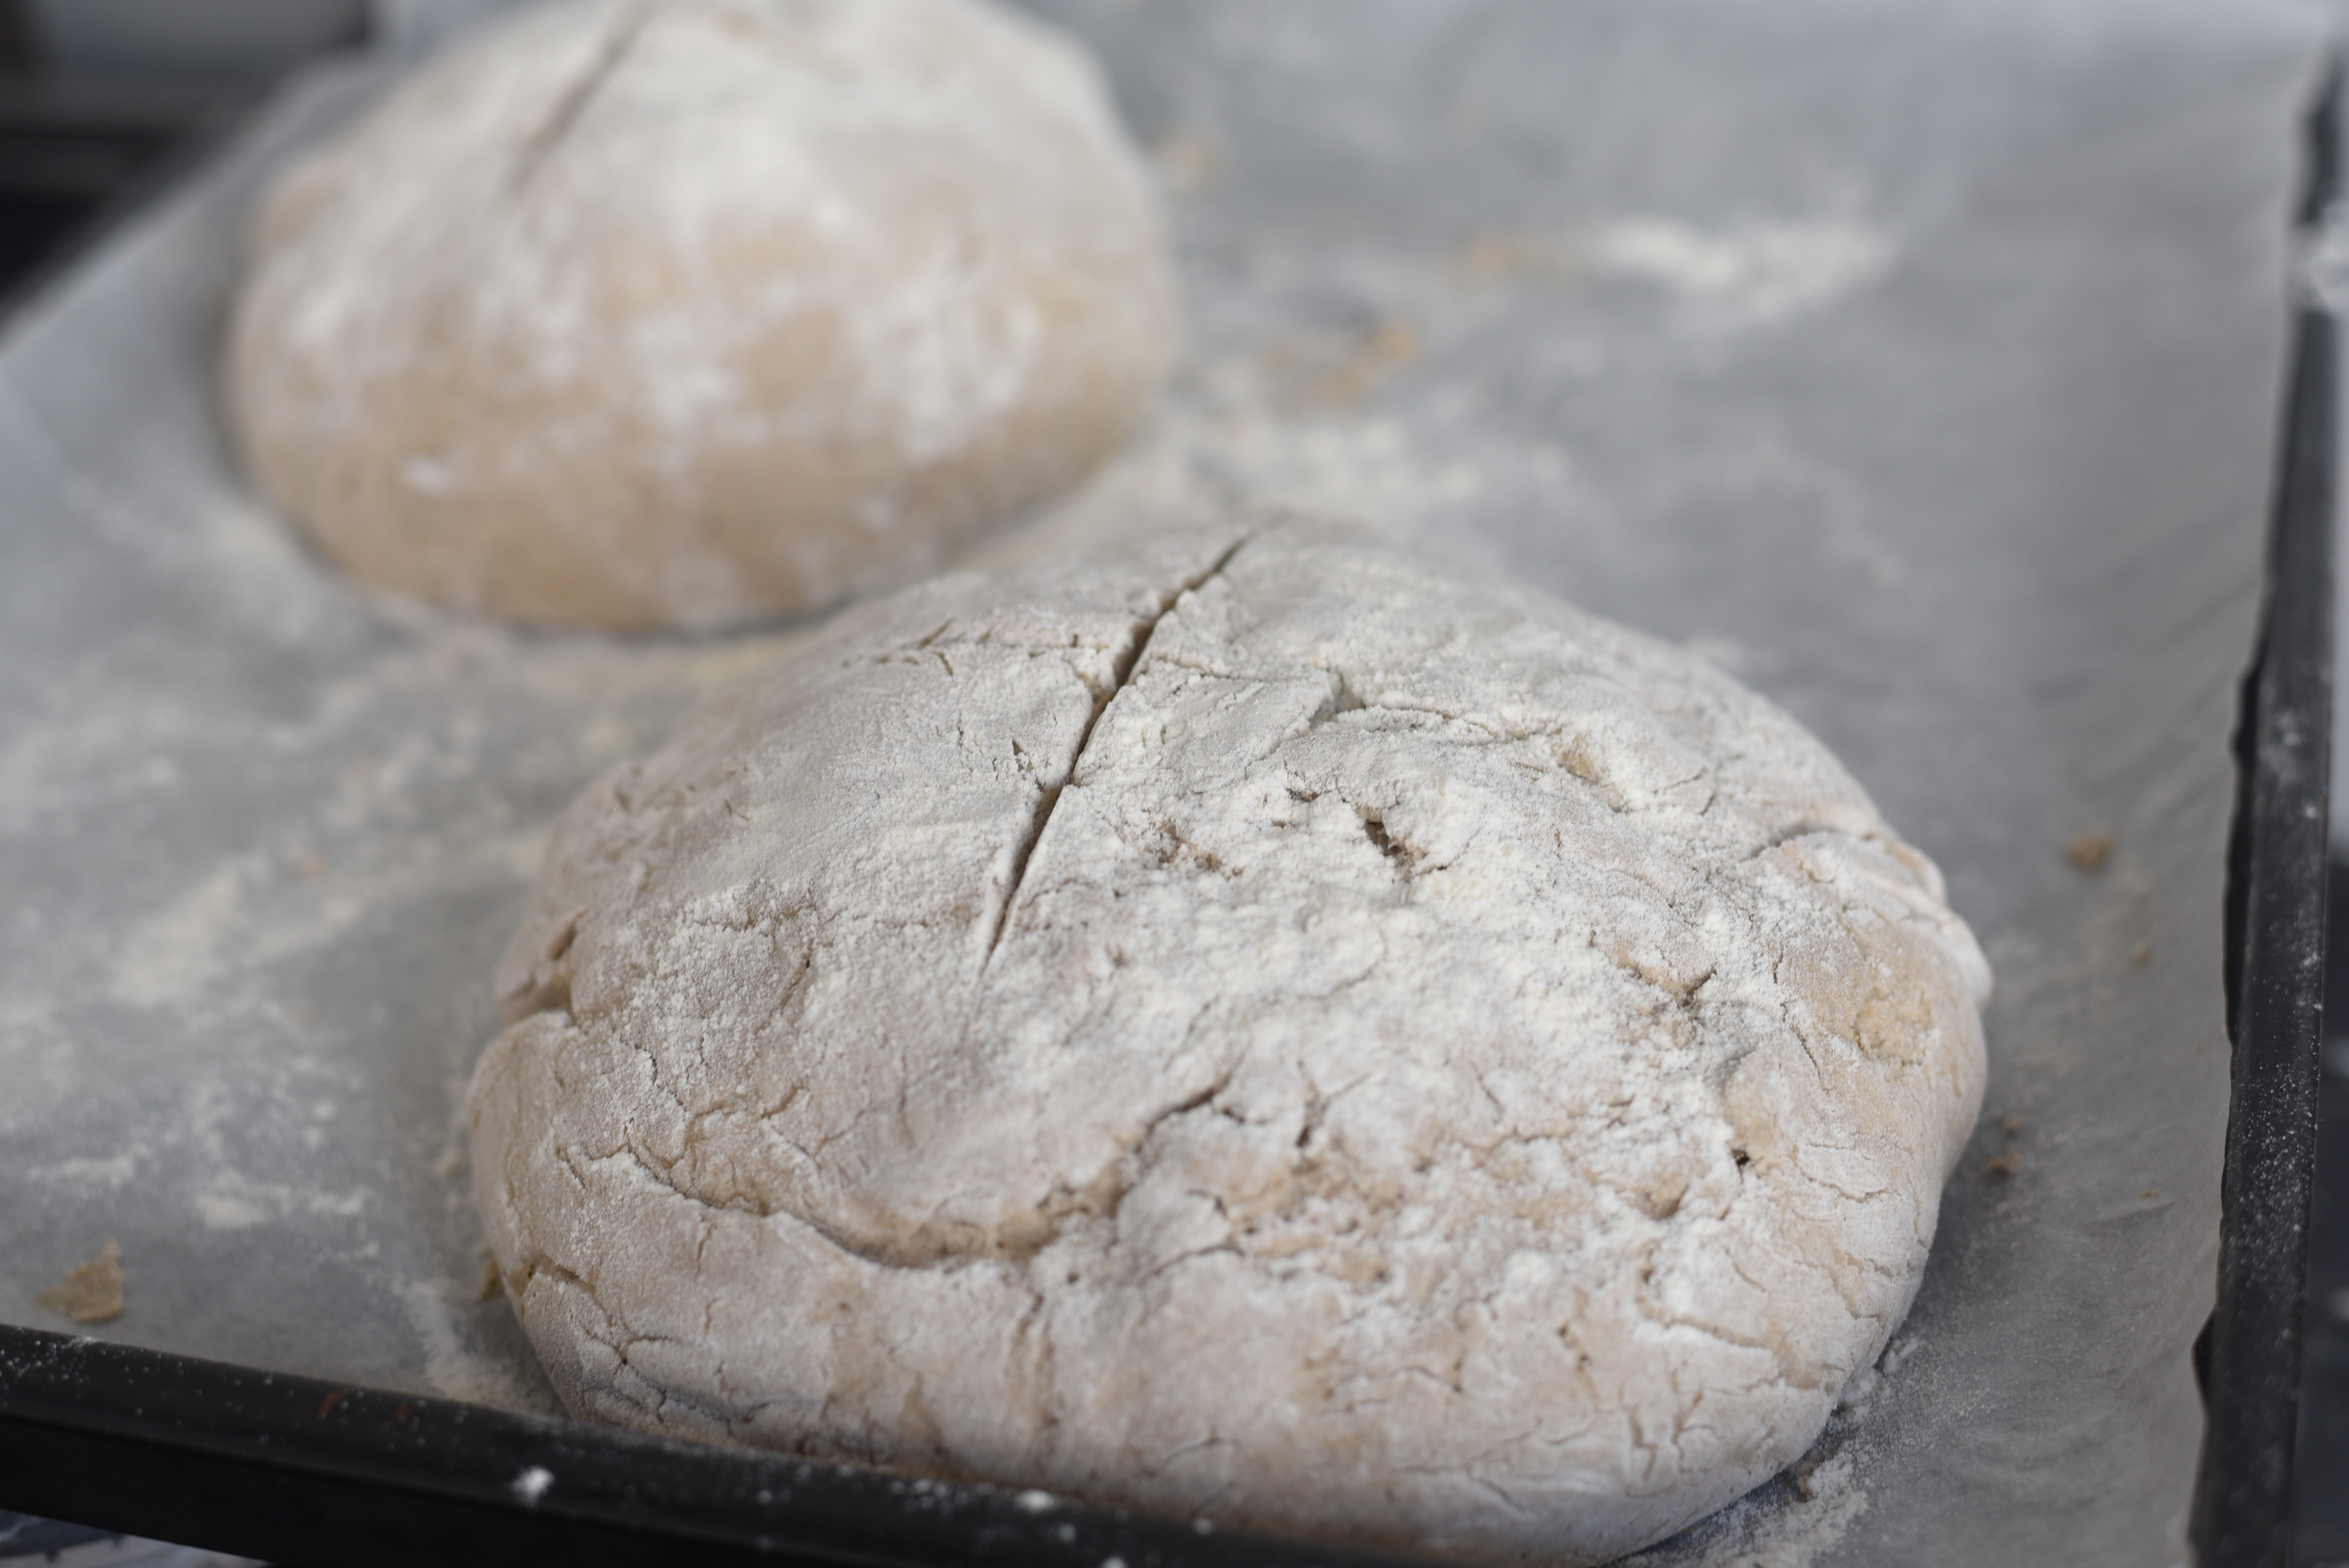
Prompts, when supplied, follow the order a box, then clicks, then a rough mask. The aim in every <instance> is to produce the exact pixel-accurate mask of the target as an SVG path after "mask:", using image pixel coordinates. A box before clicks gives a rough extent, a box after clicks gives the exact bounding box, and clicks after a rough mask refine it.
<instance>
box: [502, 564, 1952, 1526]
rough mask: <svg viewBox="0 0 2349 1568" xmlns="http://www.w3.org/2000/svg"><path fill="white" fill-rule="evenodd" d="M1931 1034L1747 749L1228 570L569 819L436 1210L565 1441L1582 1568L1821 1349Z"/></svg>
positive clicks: (1827, 807) (1868, 884)
mask: <svg viewBox="0 0 2349 1568" xmlns="http://www.w3.org/2000/svg"><path fill="white" fill-rule="evenodd" d="M499 985H500V988H501V992H502V996H503V998H504V1003H505V1006H506V1008H507V1012H508V1016H509V1017H511V1018H512V1020H513V1021H512V1023H511V1025H510V1026H509V1027H508V1028H507V1029H506V1031H505V1032H504V1033H503V1034H502V1035H501V1036H500V1037H499V1038H498V1039H497V1041H496V1042H495V1043H494V1044H493V1045H492V1047H490V1049H489V1051H488V1053H487V1054H486V1055H485V1056H484V1057H483V1058H482V1061H481V1067H480V1068H479V1071H478V1073H477V1076H476V1078H475V1080H474V1085H473V1090H472V1096H471V1116H472V1118H473V1127H474V1132H473V1140H474V1141H473V1148H474V1156H475V1164H474V1170H475V1183H476V1193H477V1196H478V1199H479V1202H480V1204H481V1212H482V1214H483V1216H484V1220H485V1222H486V1224H487V1228H488V1232H489V1235H490V1239H491V1243H492V1248H493V1249H494V1251H495V1253H496V1255H497V1259H498V1263H499V1266H500V1268H501V1269H502V1271H503V1274H504V1278H505V1282H506V1286H507V1289H508V1291H509V1293H510V1294H511V1295H512V1299H513V1302H514V1304H515V1306H516V1308H517V1309H518V1311H519V1312H520V1314H521V1316H522V1319H523V1324H524V1325H525V1326H526V1327H527V1328H528V1330H529V1332H530V1335H531V1337H532V1339H533V1343H534V1344H535V1345H536V1346H537V1347H538V1349H539V1352H540V1354H541V1356H542V1357H543V1358H544V1360H545V1362H546V1364H547V1367H548V1368H549V1370H550V1371H551V1372H552V1374H553V1375H554V1380H555V1382H556V1384H557V1386H558V1387H560V1388H561V1389H562V1391H563V1393H564V1398H566V1399H567V1400H568V1401H569V1402H570V1403H571V1405H572V1407H573V1408H574V1409H575V1410H577V1411H579V1412H580V1413H582V1414H584V1415H588V1416H594V1417H598V1418H606V1419H612V1420H616V1421H621V1422H625V1423H627V1424H629V1425H632V1426H637V1427H643V1428H648V1429H656V1430H660V1431H665V1432H670V1433H675V1434H678V1435H684V1436H691V1437H700V1438H709V1439H729V1440H735V1441H741V1442H748V1443H755V1444H761V1445H764V1446H770V1447H775V1448H781V1449H793V1450H798V1451H802V1452H807V1453H814V1454H823V1455H833V1456H843V1457H847V1458H852V1459H856V1460H872V1461H877V1462H880V1463H884V1464H889V1465H895V1466H902V1467H905V1468H907V1469H911V1470H918V1471H926V1472H929V1473H934V1474H942V1475H948V1476H968V1477H979V1478H985V1479H989V1480H999V1481H1004V1482H1009V1483H1012V1484H1017V1485H1023V1486H1040V1487H1048V1488H1052V1489H1055V1490H1060V1491H1070V1492H1074V1493H1080V1494H1084V1495H1089V1496H1092V1497H1097V1498H1104V1499H1111V1500H1116V1501H1127V1502H1133V1503H1138V1504H1143V1505H1145V1506H1150V1507H1155V1508H1164V1509H1170V1510H1174V1511H1183V1512H1194V1513H1199V1514H1205V1515H1212V1516H1213V1517H1215V1518H1216V1519H1220V1520H1228V1521H1234V1522H1257V1523H1265V1524H1271V1525H1277V1526H1281V1527H1286V1528H1292V1529H1305V1530H1309V1531H1314V1532H1323V1533H1326V1534H1329V1535H1331V1536H1336V1537H1340V1538H1350V1539H1362V1540H1371V1541H1384V1542H1419V1543H1424V1544H1432V1545H1434V1546H1438V1547H1444V1548H1453V1549H1457V1550H1462V1551H1468V1552H1475V1553H1485V1554H1490V1555H1493V1556H1496V1557H1500V1558H1505V1559H1510V1560H1523V1561H1528V1562H1540V1563H1588V1562H1595V1561H1599V1560H1603V1559H1605V1558H1608V1557H1610V1556H1613V1555H1615V1554H1617V1553H1621V1552H1624V1551H1628V1550H1630V1549H1631V1548H1634V1547H1637V1546H1639V1545H1641V1544H1643V1543H1645V1542H1650V1541H1652V1540H1655V1539H1658V1538H1660V1537H1661V1536H1663V1535H1665V1534H1667V1533H1669V1532H1671V1531H1672V1530H1674V1529H1677V1528H1678V1527H1680V1526H1681V1525H1682V1524H1685V1523H1687V1522H1690V1521H1691V1520H1692V1519H1695V1518H1697V1517H1699V1516H1701V1515H1702V1514H1704V1513H1706V1512H1708V1511H1712V1510H1713V1509H1714V1508H1716V1507H1719V1506H1720V1505H1722V1504H1723V1503H1724V1502H1726V1501H1730V1500H1731V1499H1733V1498H1734V1497H1736V1496H1737V1495H1739V1494H1740V1493H1742V1492H1744V1491H1747V1490H1748V1489H1750V1488H1751V1487H1753V1486H1754V1485H1755V1484H1757V1483H1758V1482H1760V1481H1761V1480H1764V1479H1765V1478H1766V1477H1768V1476H1769V1475H1771V1474H1772V1473H1774V1472H1775V1471H1776V1470H1779V1469H1780V1468H1782V1467H1783V1466H1785V1464H1787V1463H1788V1462H1790V1461H1791V1460H1794V1459H1795V1458H1796V1457H1797V1456H1798V1455H1800V1454H1801V1452H1802V1451H1803V1450H1804V1449H1805V1448H1806V1445H1807V1444H1808V1443H1809V1442H1810V1441H1811V1440H1812V1439H1813V1438H1814V1437H1815V1436H1816V1433H1817V1432H1818V1430H1819V1429H1820V1428H1821V1426H1822V1424H1823V1423H1824V1421H1825V1420H1826V1417H1827V1414H1828V1412H1829V1410H1830V1408H1832V1406H1833V1403H1834V1401H1835V1398H1836V1397H1837V1394H1838V1392H1839V1391H1840V1390H1841V1389H1842V1387H1844V1384H1845V1382H1846V1380H1847V1378H1849V1377H1851V1376H1853V1375H1854V1374H1855V1373H1856V1372H1857V1370H1859V1369H1860V1368H1863V1367H1867V1366H1868V1364H1869V1363H1870V1362H1871V1361H1873V1359H1874V1358H1875V1357H1876V1356H1877V1354H1878V1352H1879V1351H1880V1349H1881V1348H1882V1346H1883V1345H1884V1343H1885V1341H1886V1338H1887V1336H1889V1334H1890V1332H1891V1331H1892V1329H1893V1328H1894V1327H1895V1326H1897V1325H1898V1323H1899V1320H1900V1318H1901V1316H1902V1315H1903V1314H1904V1313H1905V1312H1906V1310H1907V1308H1908V1305H1909V1299H1910V1296H1911V1295H1912V1294H1913V1293H1914V1291H1915V1289H1916V1285H1917V1282H1918V1278H1919V1276H1920V1272H1921V1270H1922V1268H1923V1266H1924V1262H1925V1256H1926V1252H1927V1249H1928V1247H1929V1245H1930V1242H1931V1239H1932V1233H1933V1224H1934V1219H1935V1213H1936V1210H1937V1207H1938V1203H1939V1197H1940V1185H1941V1182H1942V1181H1943V1179H1944V1177H1945V1176H1946V1174H1947V1173H1948V1171H1949V1169H1950V1166H1951V1162H1952V1161H1954V1159H1955V1158H1956V1156H1957V1153H1958V1150H1959V1149H1960V1146H1961V1143H1962V1142H1963V1140H1964V1139H1965V1137H1966V1135H1967V1133H1968V1130H1970V1129H1971V1125H1972V1122H1973V1120H1974V1118H1975V1115H1976V1113H1977V1110H1978V1109H1979V1102H1980V1097H1981V1092H1982V1070H1983V1069H1982V1037H1981V1028H1980V1023H1979V1019H1978V1015H1977V1007H1978V1006H1979V1005H1980V1003H1981V1001H1982V999H1983V998H1984V997H1985V996H1986V995H1987V992H1988V989H1989V985H1990V974H1989V970H1988V967H1987V965H1985V964H1984V962H1983V960H1982V954H1981V953H1980V951H1979V949H1978V948H1977V947H1976V946H1975V944H1974V941H1973V938H1972V937H1971V934H1969V933H1968V931H1967V929H1966V927H1965V925H1964V924H1963V923H1961V921H1959V920H1958V918H1957V917H1956V916H1955V915H1953V914H1951V913H1950V911H1949V909H1948V908H1947V906H1946V903H1945V902H1944V897H1943V892H1942V888H1941V883H1940V877H1939V875H1938V873H1937V872H1935V870H1934V868H1933V867H1932V865H1931V864H1930V862H1929V861H1927V860H1926V859H1925V858H1924V857H1923V856H1922V855H1920V854H1919V853H1918V852H1917V851H1914V850H1912V849H1910V848H1909V847H1908V846H1907V845H1905V844H1903V843H1902V842H1901V841H1899V839H1897V838H1896V837H1894V836H1893V834H1892V833H1891V831H1890V830H1889V829H1888V828H1887V827H1886V826H1885V825H1884V823H1883V822H1882V821H1881V820H1880V819H1879V818H1878V815H1877V813H1876V811H1875V810H1874V808H1873V807H1872V806H1871V805H1870V804H1869V802H1868V799H1867V797H1866V796H1865V795H1864V794H1863V793H1862V791H1861V790H1860V789H1859V787H1858V786H1857V784H1856V783H1855V782H1854V781H1853V780H1852V779H1851V778H1850V777H1849V775H1848V774H1847V773H1846V772H1845V771H1844V769H1842V768H1841V767H1840V766H1838V765H1837V762H1836V761H1835V759H1834V758H1831V757H1830V756H1829V755H1828V754H1827V753H1826V750H1825V749H1824V748H1822V747H1820V745H1819V744H1818V743H1817V742H1816V740H1814V739H1813V738H1811V737H1810V736H1809V735H1807V734H1806V732H1805V731H1804V730H1802V729H1801V728H1800V727H1798V726H1797V725H1795V722H1794V721H1793V720H1792V719H1790V718H1789V717H1787V716H1786V715H1785V714H1784V713H1782V712H1781V711H1779V710H1778V709H1777V708H1776V707H1773V706H1772V705H1771V704H1769V703H1768V702H1766V701H1764V700H1763V699H1762V698H1760V697H1758V696H1754V694H1753V693H1751V692H1748V691H1746V690H1745V689H1744V688H1743V687H1741V686H1738V685H1737V684H1736V683H1734V682H1733V681H1732V680H1730V679H1729V678H1728V677H1727V676H1723V675H1721V674H1720V673H1718V672H1717V671H1715V670H1714V669H1713V668H1712V667H1711V666H1709V665H1705V664H1703V663H1702V661H1700V660H1698V659H1696V658H1695V657H1693V656H1692V655H1688V654H1685V653H1683V652H1682V651H1681V650H1679V649H1677V648H1674V647H1671V646H1670V645H1665V644H1663V643H1661V642H1658V641H1655V640H1653V639H1651V638H1648V637H1645V636H1641V635H1640V634H1635V633H1632V632H1630V631H1627V630H1624V629H1623V628H1621V627H1619V626H1615V625H1612V624H1609V623H1607V622H1605V621H1602V620H1599V618H1597V617H1595V616H1591V615H1588V614H1583V613H1582V612H1580V611H1578V610H1575V609H1572V608H1570V607H1568V606H1567V605H1564V604H1562V603H1557V602H1556V601H1554V600H1550V599H1547V598H1545V597H1542V596H1539V595H1537V594H1533V593H1518V592H1514V591H1510V590H1507V589H1496V588H1494V587H1491V586H1488V585H1485V584H1479V583H1468V582H1464V581H1462V580H1459V579H1457V578H1455V577H1454V576H1452V575H1450V574H1448V573H1446V572H1445V571H1444V570H1443V569H1441V568H1440V567H1438V566H1436V565H1434V564H1433V563H1431V562H1429V561H1427V560H1426V559H1424V558H1423V557H1420V556H1418V555H1415V554H1413V553H1411V552H1408V551H1405V550H1403V549H1401V548H1398V547H1394V546H1392V545H1389V544H1386V543H1383V542H1378V541H1376V540H1375V539H1373V538H1372V537H1371V536H1369V535H1367V534H1364V533H1362V532H1361V531H1355V530H1351V529H1348V528H1343V527H1340V526H1335V525H1325V524H1317V523H1309V522H1300V521H1277V522H1274V523H1270V524H1268V525H1265V526H1263V527H1261V528H1258V529H1256V530H1253V531H1246V532H1237V533H1233V534H1226V535H1225V536H1222V537H1205V538H1198V539H1193V540H1188V541H1178V542H1164V543H1161V544H1158V545H1155V546H1153V547H1151V548H1149V549H1146V550H1143V551H1141V552H1134V553H1132V554H1128V555H1123V556H1115V557H1107V558H1102V559H1097V560H1092V561H1078V562H1061V563H1055V564H1050V565H1045V566H1040V567H1036V568H1032V569H1030V570H1026V571H1023V572H1019V573H1010V574H1008V575H1004V576H1000V577H994V578H987V577H977V576H969V575H964V576H955V577H947V578H944V579H940V580H938V581H936V582H933V583H927V584H925V585H923V586H920V587H917V588H915V589H913V590H910V591H908V592H905V593H901V594H899V595H897V596H895V598H892V599H889V600H886V601H884V602H881V603H874V604H871V605H867V606H864V607H862V608H860V609H858V610H856V611H854V612H852V613H850V614H846V615H844V616H843V617H842V618H841V619H839V620H838V621H836V622H835V623H834V624H833V625H832V626H831V627H830V628H829V629H828V630H827V631H826V632H825V633H824V634H822V635H821V636H820V637H819V638H818V639H817V640H816V641H815V642H813V643H812V644H811V645H808V646H807V647H806V648H804V649H803V650H802V651H801V652H799V653H797V654H795V655H792V656H791V657H790V658H789V659H787V660H786V661H784V662H782V663H780V664H778V665H775V666H773V667H772V668H771V669H769V670H767V671H766V672H764V673H762V674H761V675H759V676H756V677H754V678H752V679H750V680H749V681H746V682H745V683H743V684H742V685H740V686H738V687H736V688H734V689H733V690H731V691H730V693H728V694H726V695H724V696H720V697H719V698H717V699H714V700H712V701H711V702H710V703H709V704H708V705H706V706H705V707H702V708H701V709H699V710H698V712H696V713H695V714H693V715H692V716H690V717H688V719H687V720H686V721H685V722H684V724H683V726H682V727H681V728H680V730H679V732H678V735H677V737H676V738H675V739H674V740H672V741H671V742H670V743H669V745H668V746H667V748H664V749H663V750H662V751H661V752H659V753H658V754H657V755H656V756H654V757H653V758H650V759H649V760H647V761H644V762H640V763H635V764H630V765H628V766H626V767H623V768H620V769H616V770H615V771H614V772H613V773H612V774H611V775H610V776H608V777H607V778H606V779H605V780H604V781H603V782H601V783H600V784H598V785H596V786H595V788H594V789H591V790H589V791H588V792H587V793H586V794H585V796H583V797H582V798H581V799H580V800H579V801H578V802H577V803H576V804H574V806H573V808H572V809H571V810H570V812H569V814H568V815H567V816H566V817H565V818H564V820H563V823H562V825H561V827H560V828H559V830H557V833H556V835H555V839H554V843H553V845H552V847H551V848H550V850H549V851H548V857H547V861H546V866H545V869H544V871H543V872H542V874H541V876H540V879H539V882H538V885H537V888H536V890H535V892H534V893H533V898H532V903H531V907H530V912H529V913H528V916H527V917H526V919H525V920H524V922H523V926H522V929H521V930H520V932H519V933H518V934H516V936H515V938H514V942H513V944H512V948H511V949H510V950H509V952H508V954H507V955H506V958H505V960H504V963H503V965H502V967H501V969H500V972H499Z"/></svg>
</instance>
